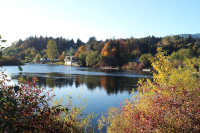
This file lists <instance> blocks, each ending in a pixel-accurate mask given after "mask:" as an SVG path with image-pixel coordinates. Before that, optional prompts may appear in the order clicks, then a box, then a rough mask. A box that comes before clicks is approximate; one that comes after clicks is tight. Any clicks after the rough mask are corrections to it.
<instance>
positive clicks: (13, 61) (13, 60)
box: [0, 56, 24, 66]
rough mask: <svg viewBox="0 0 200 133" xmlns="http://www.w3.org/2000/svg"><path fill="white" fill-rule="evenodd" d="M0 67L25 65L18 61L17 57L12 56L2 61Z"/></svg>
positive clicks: (0, 60)
mask: <svg viewBox="0 0 200 133" xmlns="http://www.w3.org/2000/svg"><path fill="white" fill-rule="evenodd" d="M0 65H1V66H14V65H24V63H23V62H21V61H20V60H18V59H17V58H16V57H14V56H12V57H6V58H2V59H0Z"/></svg>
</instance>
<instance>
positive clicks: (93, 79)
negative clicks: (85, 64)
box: [12, 73, 139, 95]
mask: <svg viewBox="0 0 200 133" xmlns="http://www.w3.org/2000/svg"><path fill="white" fill-rule="evenodd" d="M23 76H24V77H29V78H30V79H31V77H33V76H36V77H37V78H38V80H39V81H38V85H39V86H40V87H56V88H62V87H66V88H67V87H68V86H69V87H71V86H73V85H75V86H76V88H78V87H80V86H81V85H86V86H87V88H88V89H89V90H91V91H93V90H94V89H105V91H106V92H107V94H108V95H110V94H118V93H122V92H124V91H125V92H128V93H129V94H130V93H131V91H132V89H133V88H136V84H137V81H138V80H139V78H138V77H123V76H111V75H82V74H61V73H42V74H41V73H40V74H39V73H38V74H37V73H35V74H34V75H33V74H30V73H23ZM19 77H20V75H12V78H14V79H18V78H19Z"/></svg>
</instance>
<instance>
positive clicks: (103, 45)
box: [3, 35, 200, 68]
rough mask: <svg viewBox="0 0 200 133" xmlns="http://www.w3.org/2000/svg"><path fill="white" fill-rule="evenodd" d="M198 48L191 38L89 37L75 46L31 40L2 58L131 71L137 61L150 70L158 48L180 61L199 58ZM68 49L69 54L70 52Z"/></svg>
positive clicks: (55, 40) (6, 51)
mask: <svg viewBox="0 0 200 133" xmlns="http://www.w3.org/2000/svg"><path fill="white" fill-rule="evenodd" d="M53 45H54V46H53ZM199 45H200V41H199V38H193V37H192V36H191V35H189V36H188V37H181V36H179V35H174V36H166V37H163V38H161V37H155V36H148V37H144V38H133V37H131V38H127V39H106V40H105V41H102V40H97V39H96V38H95V37H90V38H89V40H88V41H87V42H86V43H84V42H82V41H81V40H80V39H77V41H76V43H75V42H74V40H73V39H71V40H69V39H65V38H62V37H60V38H52V37H42V36H40V37H36V36H35V37H33V36H31V37H29V38H26V39H25V40H24V41H23V40H21V39H19V40H18V41H16V42H14V43H13V44H12V45H11V46H10V47H7V48H5V49H4V50H3V55H4V56H15V57H18V58H19V59H20V60H33V59H39V58H50V59H53V58H54V59H58V58H59V60H60V61H63V60H64V58H65V56H66V55H69V54H70V53H71V54H72V55H75V56H76V57H77V58H78V59H79V63H80V65H81V66H90V67H91V66H93V67H96V66H101V67H105V66H119V67H121V66H124V65H125V66H124V68H128V67H131V66H130V65H135V66H137V65H138V64H132V63H131V62H134V61H135V60H136V59H140V60H139V61H140V62H141V63H142V64H143V66H146V67H149V66H150V64H151V62H150V60H149V59H148V58H149V57H151V56H154V55H155V54H156V50H157V48H158V47H162V49H163V50H166V51H167V55H171V56H172V58H171V59H178V60H182V59H183V57H184V56H187V57H189V58H192V57H198V56H199V55H200V46H199ZM48 46H49V48H48ZM70 48H71V51H69V50H70ZM182 49H184V50H182ZM48 51H49V52H48ZM178 51H180V52H178ZM183 51H184V52H183ZM66 52H67V53H66ZM180 53H182V54H180ZM135 68H136V67H135ZM137 68H140V66H137Z"/></svg>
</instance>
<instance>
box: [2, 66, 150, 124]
mask: <svg viewBox="0 0 200 133" xmlns="http://www.w3.org/2000/svg"><path fill="white" fill-rule="evenodd" d="M21 67H22V69H23V71H22V75H23V76H26V77H33V76H35V77H37V78H38V80H39V81H38V85H39V86H40V87H45V88H47V89H50V88H51V87H54V88H55V90H54V93H55V95H56V98H57V99H60V98H61V97H62V96H63V95H64V96H66V95H69V93H71V96H72V97H73V101H74V102H75V103H78V100H77V99H76V98H75V97H76V96H77V95H79V94H80V93H81V94H82V97H83V98H87V103H88V106H87V107H86V108H85V109H84V111H86V112H88V113H89V112H94V113H95V114H97V113H98V114H99V115H98V116H97V118H95V119H94V120H92V124H93V125H95V124H96V123H97V119H99V118H100V116H101V114H102V113H106V111H107V110H108V109H109V107H111V106H115V107H118V106H120V102H123V101H124V100H125V98H128V99H130V98H131V97H132V96H133V95H136V94H137V91H136V89H137V82H138V80H139V79H140V78H144V77H152V75H151V74H150V73H149V72H141V71H136V70H126V71H121V70H103V69H99V68H87V67H70V66H59V65H49V64H26V65H23V66H21ZM1 69H6V71H5V73H6V74H7V75H8V77H9V78H12V79H13V80H12V82H11V84H17V83H18V81H17V78H18V77H19V73H20V71H19V70H18V67H17V66H3V68H1ZM133 89H134V90H135V92H134V93H133V94H132V93H131V92H132V90H133ZM81 90H82V92H81Z"/></svg>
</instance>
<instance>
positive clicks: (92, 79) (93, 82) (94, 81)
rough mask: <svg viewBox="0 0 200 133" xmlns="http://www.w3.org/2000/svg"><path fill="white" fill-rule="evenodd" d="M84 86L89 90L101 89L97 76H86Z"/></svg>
mask: <svg viewBox="0 0 200 133" xmlns="http://www.w3.org/2000/svg"><path fill="white" fill-rule="evenodd" d="M85 84H86V85H87V87H88V89H90V90H93V89H95V88H96V87H101V83H100V78H99V76H97V75H86V76H85Z"/></svg>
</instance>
